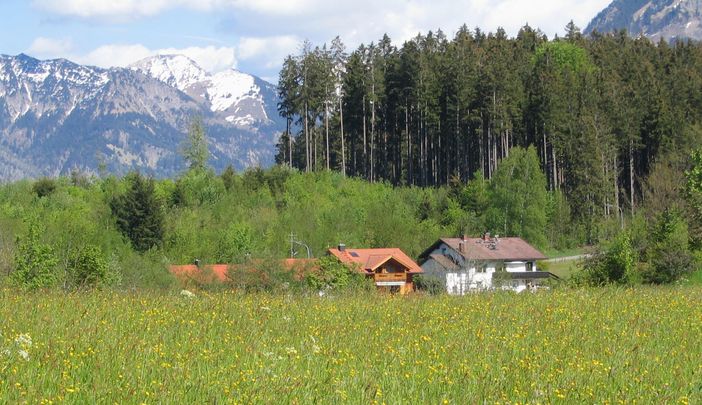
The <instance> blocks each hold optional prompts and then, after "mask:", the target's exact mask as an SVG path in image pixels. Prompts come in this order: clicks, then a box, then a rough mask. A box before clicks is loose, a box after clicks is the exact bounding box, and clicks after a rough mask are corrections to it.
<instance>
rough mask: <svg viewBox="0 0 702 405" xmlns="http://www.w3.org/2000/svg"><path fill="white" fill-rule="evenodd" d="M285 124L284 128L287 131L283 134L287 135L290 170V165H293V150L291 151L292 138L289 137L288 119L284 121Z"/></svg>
mask: <svg viewBox="0 0 702 405" xmlns="http://www.w3.org/2000/svg"><path fill="white" fill-rule="evenodd" d="M285 122H286V128H287V129H286V130H285V132H286V133H287V134H288V158H289V162H288V164H289V165H290V167H291V168H292V165H293V163H292V154H293V150H292V136H290V118H288V119H287V120H285Z"/></svg>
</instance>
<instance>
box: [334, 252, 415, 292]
mask: <svg viewBox="0 0 702 405" xmlns="http://www.w3.org/2000/svg"><path fill="white" fill-rule="evenodd" d="M329 254H331V255H333V256H335V257H336V258H337V259H339V261H341V262H342V263H345V264H349V265H353V266H355V267H356V268H357V269H358V271H360V272H362V273H363V274H365V275H366V277H368V278H369V279H372V280H373V282H374V283H375V285H376V287H377V288H378V290H380V291H384V292H388V293H393V294H395V293H397V294H403V295H404V294H408V293H410V292H412V291H414V276H415V275H416V274H421V273H422V268H421V267H419V265H418V264H417V263H415V261H414V260H412V259H410V258H409V256H407V255H406V254H405V253H404V252H403V251H402V250H400V249H397V248H389V249H348V248H346V247H345V246H344V245H340V246H339V247H338V248H335V249H329Z"/></svg>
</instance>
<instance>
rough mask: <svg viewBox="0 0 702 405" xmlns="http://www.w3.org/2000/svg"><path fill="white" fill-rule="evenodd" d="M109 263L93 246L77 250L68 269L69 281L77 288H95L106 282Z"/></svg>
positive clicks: (69, 262) (69, 261) (70, 259)
mask: <svg viewBox="0 0 702 405" xmlns="http://www.w3.org/2000/svg"><path fill="white" fill-rule="evenodd" d="M108 269H109V267H108V263H107V260H106V259H105V256H104V254H103V253H102V251H101V250H100V249H99V248H97V247H95V246H92V245H87V246H82V247H79V248H77V249H76V250H75V251H74V252H72V254H71V255H70V257H69V260H68V265H67V268H66V271H67V274H68V279H69V280H68V281H69V282H70V284H72V285H74V286H76V287H84V286H95V285H98V284H100V283H102V282H104V281H105V279H106V277H107V273H108Z"/></svg>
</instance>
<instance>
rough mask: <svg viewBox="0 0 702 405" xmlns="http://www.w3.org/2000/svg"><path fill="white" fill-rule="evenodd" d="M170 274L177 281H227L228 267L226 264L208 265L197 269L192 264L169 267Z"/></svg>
mask: <svg viewBox="0 0 702 405" xmlns="http://www.w3.org/2000/svg"><path fill="white" fill-rule="evenodd" d="M169 270H170V271H171V274H173V275H174V276H176V277H178V278H179V279H196V280H197V281H200V282H213V281H227V280H228V279H229V278H228V277H227V271H228V270H229V265H226V264H209V265H205V266H202V267H198V266H197V265H194V264H188V265H182V266H177V265H173V266H170V267H169Z"/></svg>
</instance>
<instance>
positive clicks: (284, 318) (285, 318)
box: [283, 316, 292, 322]
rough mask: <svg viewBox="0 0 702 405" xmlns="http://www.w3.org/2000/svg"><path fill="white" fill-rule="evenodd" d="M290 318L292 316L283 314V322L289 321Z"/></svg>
mask: <svg viewBox="0 0 702 405" xmlns="http://www.w3.org/2000/svg"><path fill="white" fill-rule="evenodd" d="M291 319H292V318H290V317H289V316H284V317H283V320H284V321H285V322H290V320H291Z"/></svg>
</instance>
